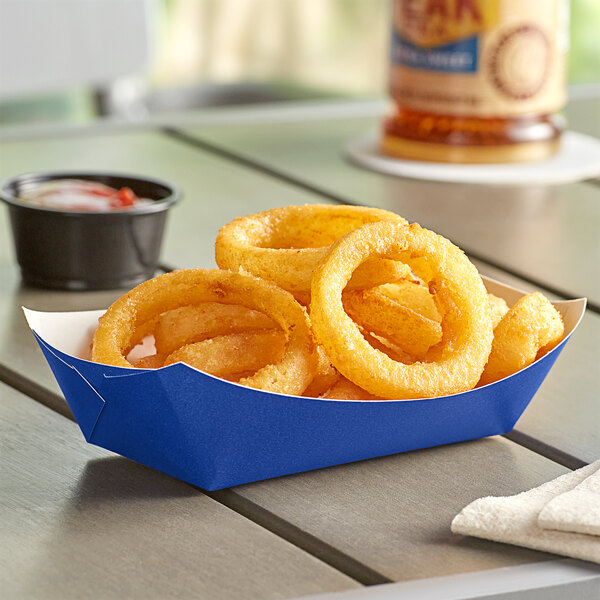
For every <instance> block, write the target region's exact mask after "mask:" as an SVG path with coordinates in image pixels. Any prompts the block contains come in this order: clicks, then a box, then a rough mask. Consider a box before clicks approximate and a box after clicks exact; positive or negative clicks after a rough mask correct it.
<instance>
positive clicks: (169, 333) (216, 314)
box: [154, 302, 277, 370]
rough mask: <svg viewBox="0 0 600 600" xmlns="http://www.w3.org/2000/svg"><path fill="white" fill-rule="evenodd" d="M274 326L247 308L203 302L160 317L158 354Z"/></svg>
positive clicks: (156, 329)
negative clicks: (212, 339) (208, 340)
mask: <svg viewBox="0 0 600 600" xmlns="http://www.w3.org/2000/svg"><path fill="white" fill-rule="evenodd" d="M275 327H277V324H276V323H275V322H274V321H273V320H272V319H271V318H269V317H268V316H267V315H265V314H264V313H261V312H258V311H255V310H251V309H249V308H246V307H245V306H239V305H237V304H222V303H221V302H203V303H202V304H192V305H188V306H182V307H180V308H176V309H175V310H169V311H167V312H165V313H163V314H162V315H160V317H159V318H158V320H157V323H156V326H155V328H154V344H155V346H156V351H157V352H159V353H162V354H165V355H166V356H168V355H169V354H171V353H172V352H174V351H175V350H177V349H178V348H181V346H185V345H187V344H193V343H195V342H201V341H202V340H206V339H207V338H212V337H214V336H216V335H226V334H229V333H243V332H245V331H252V330H254V329H272V328H275ZM240 370H241V369H240ZM244 370H245V369H244Z"/></svg>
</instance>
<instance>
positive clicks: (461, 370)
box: [311, 221, 492, 399]
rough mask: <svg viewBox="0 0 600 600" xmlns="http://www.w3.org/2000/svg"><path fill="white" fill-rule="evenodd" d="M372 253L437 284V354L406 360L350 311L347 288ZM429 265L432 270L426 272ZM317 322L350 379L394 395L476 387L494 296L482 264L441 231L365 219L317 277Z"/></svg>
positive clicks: (487, 350) (489, 335)
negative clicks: (371, 338) (373, 339)
mask: <svg viewBox="0 0 600 600" xmlns="http://www.w3.org/2000/svg"><path fill="white" fill-rule="evenodd" d="M371 257H386V258H392V259H395V260H400V259H401V260H404V261H406V262H407V263H408V264H409V265H410V266H411V267H412V268H413V270H414V272H415V273H416V274H417V276H419V277H421V278H423V279H425V280H427V281H428V282H429V286H430V288H431V289H433V290H435V297H436V303H437V305H438V307H439V308H440V309H441V312H442V314H443V319H442V327H443V337H442V341H441V342H440V344H439V345H438V347H439V353H438V356H437V360H435V361H433V362H428V363H425V362H416V363H413V364H410V365H406V364H403V363H400V362H397V361H394V360H393V359H391V358H390V357H389V356H387V355H386V354H384V353H383V352H380V351H378V350H376V349H375V348H373V347H372V346H371V345H370V344H369V343H368V342H367V341H366V340H365V338H364V337H363V336H362V334H361V333H360V330H359V327H358V325H357V324H356V323H355V322H354V321H353V320H352V319H351V318H350V317H349V316H348V315H347V314H346V312H345V311H344V307H343V304H342V291H343V290H344V288H345V287H346V284H347V282H348V280H349V279H350V277H351V276H352V273H353V271H354V270H355V269H356V268H357V267H358V266H359V265H360V264H362V263H363V262H364V261H366V260H367V259H369V258H371ZM425 271H426V272H425ZM311 298H312V300H311V321H312V325H313V332H314V334H315V336H316V338H317V341H318V342H319V343H320V344H321V345H322V346H323V348H324V350H325V352H326V353H327V356H328V357H329V359H330V360H331V362H332V363H333V365H334V366H335V367H336V368H337V369H338V371H340V372H341V373H342V375H344V376H345V377H346V378H347V379H349V380H350V381H352V382H353V383H355V384H356V385H358V386H359V387H361V388H364V389H365V390H367V391H368V392H369V393H371V394H374V395H376V396H382V397H384V398H390V399H403V398H428V397H434V396H441V395H445V394H454V393H458V392H463V391H466V390H469V389H472V388H473V387H474V386H475V384H476V383H477V382H478V380H479V378H480V376H481V373H482V372H483V367H484V365H485V363H486V362H487V358H488V356H489V353H490V349H491V345H492V323H491V318H490V310H489V303H488V296H487V292H486V290H485V287H484V285H483V282H482V281H481V277H480V276H479V274H478V272H477V269H476V268H475V267H474V266H473V265H472V264H471V262H470V261H469V260H468V259H467V257H466V256H465V255H464V253H463V252H462V251H461V250H460V249H459V248H457V247H456V246H454V245H453V244H452V243H450V242H449V241H448V240H447V239H445V238H443V237H442V236H440V235H437V234H435V233H433V232H432V231H428V230H426V229H423V228H421V227H420V226H419V225H417V224H412V225H410V226H408V225H403V224H401V223H397V222H392V221H382V222H379V223H373V224H369V225H364V226H362V227H361V228H359V229H357V230H355V231H352V232H351V233H349V234H347V235H346V236H344V237H343V238H342V239H340V240H338V241H337V242H336V243H335V244H333V246H332V248H331V250H330V252H329V254H328V256H327V257H326V258H325V260H324V261H323V263H322V264H321V265H320V266H319V268H318V269H317V270H316V272H315V274H314V276H313V282H312V289H311Z"/></svg>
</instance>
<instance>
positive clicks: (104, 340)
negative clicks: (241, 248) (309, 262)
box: [92, 269, 317, 395]
mask: <svg viewBox="0 0 600 600" xmlns="http://www.w3.org/2000/svg"><path fill="white" fill-rule="evenodd" d="M200 302H222V303H224V304H240V305H242V306H246V307H248V308H252V309H254V310H258V311H260V312H263V313H265V314H267V315H268V316H270V317H271V318H272V319H273V320H274V321H275V322H276V323H277V324H278V325H279V326H280V327H281V329H282V330H283V331H284V333H285V334H286V336H287V345H286V349H285V352H284V355H283V358H282V359H281V361H280V362H278V363H277V364H271V365H267V366H265V367H263V368H262V369H260V370H259V371H257V372H256V373H255V374H254V375H253V376H252V377H248V378H246V379H245V380H244V385H247V386H249V387H254V388H259V389H263V390H268V391H271V392H278V393H282V394H293V395H300V394H302V392H303V391H304V390H305V388H306V387H307V385H308V384H309V383H310V382H311V380H312V378H313V377H314V374H315V371H316V363H317V357H316V346H315V343H314V341H313V338H312V335H311V332H310V324H309V320H308V316H307V314H306V311H305V310H304V308H303V307H302V306H300V305H299V304H298V303H297V302H296V300H294V298H293V296H292V295H291V294H289V293H288V292H286V291H284V290H282V289H280V288H278V287H277V286H276V285H274V284H272V283H270V282H268V281H264V280H261V279H257V278H256V277H252V276H250V275H242V274H240V273H231V272H229V271H220V270H218V269H212V270H206V269H188V270H181V271H173V272H172V273H166V274H164V275H160V276H158V277H155V278H154V279H150V280H148V281H145V282H144V283H141V284H140V285H138V286H137V287H135V288H134V289H133V290H131V291H130V292H128V293H127V294H125V295H124V296H121V298H119V299H118V300H117V301H116V302H114V304H112V306H111V307H110V308H109V309H108V310H107V311H106V313H105V314H104V315H103V316H102V317H100V320H99V326H98V329H97V330H96V333H95V334H94V341H93V345H92V360H94V361H96V362H101V363H104V364H108V365H115V366H119V367H131V365H130V364H129V363H128V362H127V360H125V358H124V356H123V352H124V350H125V349H126V348H127V347H128V345H129V343H130V340H131V337H132V336H133V334H134V332H135V330H136V327H137V326H138V325H140V324H141V323H146V322H147V321H150V320H151V319H153V318H154V317H155V316H156V315H159V314H161V313H164V312H166V311H168V310H173V309H175V308H178V307H180V306H185V305H188V304H198V303H200Z"/></svg>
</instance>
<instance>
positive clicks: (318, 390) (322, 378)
mask: <svg viewBox="0 0 600 600" xmlns="http://www.w3.org/2000/svg"><path fill="white" fill-rule="evenodd" d="M339 378H340V374H339V373H338V371H337V369H336V368H335V367H334V366H333V365H332V364H331V363H330V362H329V359H328V358H327V355H326V354H325V351H324V350H323V348H321V346H317V372H316V373H315V377H314V379H313V380H312V381H311V382H310V384H309V386H308V387H307V388H306V389H305V390H304V394H302V395H303V396H307V397H309V398H318V397H319V396H320V395H321V394H322V393H324V392H326V391H327V390H328V389H329V388H330V387H331V386H332V385H333V384H334V383H335V382H336V381H337V380H338V379H339Z"/></svg>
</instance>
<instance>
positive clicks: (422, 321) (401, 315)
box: [342, 288, 442, 358]
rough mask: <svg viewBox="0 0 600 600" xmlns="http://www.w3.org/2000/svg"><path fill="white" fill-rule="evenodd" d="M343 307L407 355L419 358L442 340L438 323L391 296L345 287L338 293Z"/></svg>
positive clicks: (363, 324) (375, 290)
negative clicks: (340, 295)
mask: <svg viewBox="0 0 600 600" xmlns="http://www.w3.org/2000/svg"><path fill="white" fill-rule="evenodd" d="M342 300H343V303H344V310H345V311H346V313H347V314H348V315H349V316H350V317H352V319H353V320H354V321H356V322H357V323H358V324H359V325H360V326H362V327H363V328H364V329H366V330H367V331H369V332H371V333H375V334H378V335H382V336H384V337H386V338H388V339H389V340H391V341H392V342H394V343H395V344H397V345H398V346H399V347H400V348H402V350H404V351H405V352H407V353H408V354H410V355H412V356H414V357H416V358H423V357H424V356H425V354H426V353H427V351H428V350H429V348H431V346H434V345H435V344H437V343H438V342H439V341H440V340H441V339H442V326H441V325H440V323H439V322H437V321H433V320H432V319H428V318H427V317H424V316H423V315H421V314H419V313H418V312H416V311H414V310H412V309H410V308H407V307H406V306H403V305H402V304H400V303H399V302H397V301H396V300H394V299H393V298H390V297H389V296H387V295H385V294H383V293H381V292H380V291H379V290H378V289H377V288H375V289H371V290H348V291H345V292H344V293H343V295H342Z"/></svg>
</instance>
